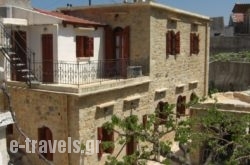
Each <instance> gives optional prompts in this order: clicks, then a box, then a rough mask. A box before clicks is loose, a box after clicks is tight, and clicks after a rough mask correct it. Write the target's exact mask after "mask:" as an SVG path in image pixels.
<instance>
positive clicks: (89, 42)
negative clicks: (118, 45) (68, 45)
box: [83, 36, 94, 57]
mask: <svg viewBox="0 0 250 165" xmlns="http://www.w3.org/2000/svg"><path fill="white" fill-rule="evenodd" d="M83 42H84V55H83V56H84V57H93V55H94V54H93V48H94V38H93V37H86V36H84V37H83Z"/></svg>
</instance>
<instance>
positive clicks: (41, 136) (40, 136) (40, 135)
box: [38, 127, 45, 142]
mask: <svg viewBox="0 0 250 165" xmlns="http://www.w3.org/2000/svg"><path fill="white" fill-rule="evenodd" d="M41 140H45V130H44V127H42V128H38V142H39V141H41Z"/></svg>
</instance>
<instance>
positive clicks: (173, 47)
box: [166, 30, 180, 55]
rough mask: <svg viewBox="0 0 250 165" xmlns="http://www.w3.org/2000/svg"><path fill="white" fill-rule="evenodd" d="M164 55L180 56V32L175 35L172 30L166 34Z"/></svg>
mask: <svg viewBox="0 0 250 165" xmlns="http://www.w3.org/2000/svg"><path fill="white" fill-rule="evenodd" d="M166 49H167V50H166V54H167V55H176V54H180V32H177V33H175V32H174V31H173V30H171V31H168V32H167V34H166Z"/></svg>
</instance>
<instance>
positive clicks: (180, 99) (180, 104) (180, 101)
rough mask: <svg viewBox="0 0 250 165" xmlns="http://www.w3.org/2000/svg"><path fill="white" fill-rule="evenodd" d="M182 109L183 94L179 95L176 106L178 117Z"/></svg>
mask: <svg viewBox="0 0 250 165" xmlns="http://www.w3.org/2000/svg"><path fill="white" fill-rule="evenodd" d="M181 110H182V96H178V98H177V106H176V117H177V118H180V115H181Z"/></svg>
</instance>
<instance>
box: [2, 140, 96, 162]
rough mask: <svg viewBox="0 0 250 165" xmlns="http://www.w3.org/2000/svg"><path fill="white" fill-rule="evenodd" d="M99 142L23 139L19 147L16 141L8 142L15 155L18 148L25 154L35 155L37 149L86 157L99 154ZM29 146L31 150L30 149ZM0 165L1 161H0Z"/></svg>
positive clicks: (42, 151) (41, 151)
mask: <svg viewBox="0 0 250 165" xmlns="http://www.w3.org/2000/svg"><path fill="white" fill-rule="evenodd" d="M100 143H101V141H99V140H87V141H86V142H85V143H82V142H81V141H80V140H73V141H72V139H71V137H68V141H67V142H66V141H64V140H53V141H51V140H48V141H46V140H41V141H37V140H30V139H25V144H24V145H20V144H18V142H17V141H16V140H12V141H11V142H10V152H12V153H17V152H18V148H22V149H25V151H26V153H36V152H35V148H36V147H38V151H39V152H40V153H56V152H59V153H66V152H67V153H72V152H73V153H84V154H86V155H93V154H97V153H99V144H100ZM30 144H31V145H32V148H30V147H29V146H30ZM0 165H1V161H0Z"/></svg>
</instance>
